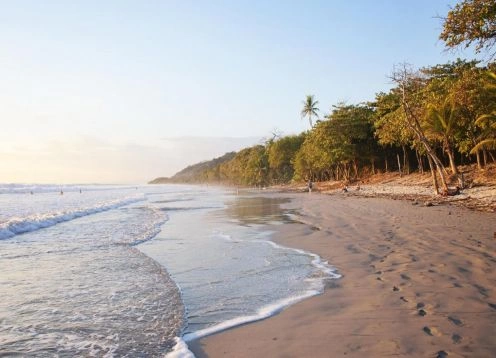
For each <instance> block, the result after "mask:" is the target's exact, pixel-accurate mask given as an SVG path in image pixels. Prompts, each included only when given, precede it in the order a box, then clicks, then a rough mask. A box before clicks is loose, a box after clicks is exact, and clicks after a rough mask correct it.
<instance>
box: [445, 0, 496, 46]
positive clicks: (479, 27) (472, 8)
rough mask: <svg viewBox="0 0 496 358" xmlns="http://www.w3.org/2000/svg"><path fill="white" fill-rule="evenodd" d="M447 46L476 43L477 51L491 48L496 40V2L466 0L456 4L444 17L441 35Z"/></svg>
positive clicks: (489, 0)
mask: <svg viewBox="0 0 496 358" xmlns="http://www.w3.org/2000/svg"><path fill="white" fill-rule="evenodd" d="M439 38H440V39H441V40H443V41H444V42H445V43H446V47H449V48H453V47H457V46H460V45H464V46H465V47H469V46H470V45H472V44H474V45H475V51H476V52H480V51H481V50H483V49H487V50H490V49H491V48H492V47H493V46H494V44H495V41H496V2H495V1H494V0H464V1H462V2H460V3H458V4H456V5H455V7H454V8H453V9H451V10H450V11H449V12H448V16H447V17H446V18H445V19H444V24H443V31H442V33H441V35H440V36H439Z"/></svg>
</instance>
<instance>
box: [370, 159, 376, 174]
mask: <svg viewBox="0 0 496 358" xmlns="http://www.w3.org/2000/svg"><path fill="white" fill-rule="evenodd" d="M370 164H371V166H372V175H374V174H375V160H374V159H373V158H372V159H371V160H370Z"/></svg>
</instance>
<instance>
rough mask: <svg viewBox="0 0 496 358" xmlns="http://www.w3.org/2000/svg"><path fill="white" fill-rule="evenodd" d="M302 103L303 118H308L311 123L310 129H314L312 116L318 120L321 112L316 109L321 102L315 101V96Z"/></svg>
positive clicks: (309, 96)
mask: <svg viewBox="0 0 496 358" xmlns="http://www.w3.org/2000/svg"><path fill="white" fill-rule="evenodd" d="M302 103H303V109H302V110H301V118H304V117H308V121H309V122H310V128H312V127H313V123H312V116H315V117H317V118H318V117H319V115H318V114H317V112H318V111H320V109H318V108H317V107H316V106H317V104H318V103H319V101H314V96H313V95H307V98H306V99H305V100H304V101H303V102H302Z"/></svg>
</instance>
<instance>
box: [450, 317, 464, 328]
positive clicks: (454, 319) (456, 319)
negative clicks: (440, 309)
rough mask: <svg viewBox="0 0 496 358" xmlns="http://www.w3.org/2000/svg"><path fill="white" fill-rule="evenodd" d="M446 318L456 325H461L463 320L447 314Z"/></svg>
mask: <svg viewBox="0 0 496 358" xmlns="http://www.w3.org/2000/svg"><path fill="white" fill-rule="evenodd" d="M448 319H449V320H450V321H451V322H452V323H453V324H455V325H456V326H458V327H460V326H463V321H462V320H461V319H459V318H456V317H454V316H448Z"/></svg>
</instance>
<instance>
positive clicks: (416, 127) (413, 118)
mask: <svg viewBox="0 0 496 358" xmlns="http://www.w3.org/2000/svg"><path fill="white" fill-rule="evenodd" d="M408 79H409V75H408V73H407V70H406V69H404V72H403V73H400V74H399V77H398V78H397V81H396V82H397V83H398V84H399V85H400V89H401V92H402V100H401V103H402V107H403V112H404V113H405V117H406V121H405V122H406V125H407V126H409V127H410V129H411V130H412V131H413V132H414V133H415V136H416V137H417V139H418V140H419V141H420V143H422V145H423V146H424V148H425V150H426V152H427V155H428V156H429V157H430V159H431V160H432V161H433V162H434V166H435V167H436V169H437V171H438V173H439V177H440V179H441V185H442V187H443V192H448V185H447V181H446V176H447V173H446V170H445V169H444V166H443V163H442V162H441V160H440V159H439V157H438V156H437V155H436V153H435V151H434V150H433V149H432V147H431V145H430V144H429V141H428V139H427V137H426V136H425V134H424V132H423V130H422V126H421V125H420V122H419V117H418V115H417V114H416V113H415V112H414V110H413V109H412V108H411V107H410V103H409V102H408V100H407V98H406V90H405V85H406V83H407V81H408Z"/></svg>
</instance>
